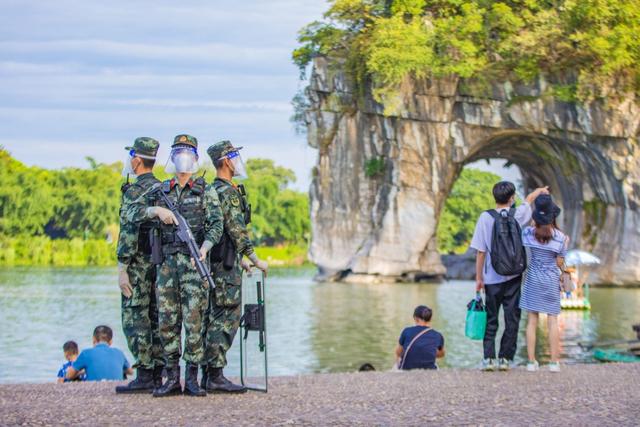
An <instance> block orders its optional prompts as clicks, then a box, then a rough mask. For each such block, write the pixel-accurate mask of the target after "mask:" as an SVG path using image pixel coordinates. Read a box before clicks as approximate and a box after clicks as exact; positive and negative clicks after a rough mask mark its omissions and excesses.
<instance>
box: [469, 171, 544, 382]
mask: <svg viewBox="0 0 640 427" xmlns="http://www.w3.org/2000/svg"><path fill="white" fill-rule="evenodd" d="M548 193H549V190H548V187H542V188H538V189H536V190H535V191H533V192H532V193H531V194H529V195H528V196H527V197H526V198H525V201H524V203H522V204H521V205H520V206H518V207H517V208H515V207H514V206H515V196H516V187H515V185H513V183H511V182H508V181H502V182H499V183H497V184H496V185H494V187H493V197H494V199H495V202H496V208H495V209H491V210H488V211H485V212H482V214H481V215H480V218H478V222H477V223H476V229H475V231H474V233H473V238H472V240H471V247H472V248H473V249H475V250H477V251H478V252H477V255H476V291H477V292H480V291H482V290H483V289H484V292H485V299H486V301H485V305H486V310H487V328H486V332H485V335H484V342H483V347H484V358H483V361H482V368H483V370H486V371H495V370H496V369H499V370H501V371H507V370H509V364H510V363H511V361H513V357H514V356H515V354H516V345H517V340H518V326H519V324H520V308H519V307H518V304H519V302H520V284H521V282H522V273H523V272H524V270H525V268H526V267H527V265H526V264H527V260H526V253H525V250H524V247H523V245H522V232H521V227H522V226H524V225H526V224H528V223H529V222H530V221H531V203H533V201H534V200H535V199H536V197H538V196H539V195H540V194H548ZM500 306H502V310H503V311H504V323H505V328H504V332H503V334H502V338H501V340H500V352H499V354H498V358H499V359H498V361H497V363H496V349H495V338H496V333H497V331H498V314H499V312H500Z"/></svg>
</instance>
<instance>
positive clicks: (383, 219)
mask: <svg viewBox="0 0 640 427" xmlns="http://www.w3.org/2000/svg"><path fill="white" fill-rule="evenodd" d="M464 83H465V82H462V81H460V80H459V79H457V78H450V79H442V80H437V81H431V80H420V81H407V82H406V83H405V84H404V85H403V88H402V90H401V95H400V98H399V107H398V108H397V109H396V111H397V112H396V113H394V114H391V115H388V116H385V115H384V114H383V106H382V105H380V104H378V103H376V102H375V101H374V100H373V99H372V97H371V96H370V95H369V94H366V95H365V96H364V97H358V96H356V94H354V93H353V92H354V90H353V88H352V86H351V85H350V83H349V81H348V79H347V78H346V77H345V75H344V74H343V73H341V72H339V71H336V72H333V71H332V70H331V68H330V67H329V65H328V63H327V61H326V60H325V59H323V58H318V59H316V60H315V63H314V68H313V72H312V76H311V79H310V84H309V87H308V89H307V96H308V98H309V101H310V107H309V109H308V110H307V113H306V120H307V127H308V139H309V144H310V145H311V146H313V147H316V148H318V150H319V156H318V163H317V165H316V167H315V168H314V171H313V182H312V185H311V189H310V195H311V218H312V224H313V239H312V243H311V247H310V257H311V259H312V260H313V262H315V263H316V264H317V265H318V268H319V272H320V276H321V277H324V278H329V279H331V278H333V279H345V280H367V281H370V280H413V279H415V278H420V277H439V276H442V275H444V273H445V269H444V267H443V265H442V263H441V258H440V254H438V252H437V245H436V237H435V235H436V228H437V223H438V218H439V216H440V212H441V210H442V208H443V206H444V202H445V199H446V197H447V195H448V193H449V191H450V190H451V187H452V186H453V184H454V182H455V180H456V178H457V176H458V174H459V173H460V171H461V170H462V168H463V167H464V165H465V164H466V163H469V162H473V161H476V160H478V159H483V158H504V159H507V160H508V161H510V162H512V163H513V164H515V165H517V166H518V167H519V168H520V169H521V171H522V174H523V177H524V181H525V185H526V187H527V188H533V187H536V186H539V185H549V186H550V188H551V191H552V193H553V194H554V196H555V197H556V198H557V200H558V203H559V204H560V205H561V206H562V208H563V213H562V215H561V217H560V224H559V225H560V227H561V228H562V229H563V230H564V231H565V232H567V233H568V234H569V236H570V237H571V241H572V245H571V246H572V247H579V248H581V249H584V250H587V251H592V252H594V253H595V254H596V255H598V256H600V257H601V259H602V261H603V263H602V265H601V266H600V267H599V268H598V270H597V276H596V277H593V276H592V278H593V279H595V280H596V281H599V282H606V283H615V284H637V283H640V211H639V204H640V168H639V166H640V150H639V146H638V141H637V136H638V132H639V130H640V108H639V106H638V104H636V103H635V102H634V100H633V99H627V100H625V101H620V102H616V103H615V107H611V106H607V105H605V104H604V103H603V102H597V101H594V102H591V103H589V104H585V105H578V104H574V103H567V102H561V101H558V100H557V99H554V98H552V97H549V96H545V94H546V93H548V91H547V89H548V86H549V83H548V82H546V81H545V80H544V79H539V80H538V81H536V82H535V83H533V84H530V85H515V84H511V83H509V82H504V83H502V84H494V85H493V86H492V87H490V88H487V89H486V91H485V92H486V94H485V95H483V96H477V95H474V94H473V93H475V92H471V91H470V90H468V89H465V87H466V85H465V84H464Z"/></svg>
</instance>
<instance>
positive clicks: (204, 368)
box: [200, 365, 209, 390]
mask: <svg viewBox="0 0 640 427" xmlns="http://www.w3.org/2000/svg"><path fill="white" fill-rule="evenodd" d="M200 375H202V377H201V378H200V388H201V389H203V390H206V389H207V378H209V374H208V372H207V365H200Z"/></svg>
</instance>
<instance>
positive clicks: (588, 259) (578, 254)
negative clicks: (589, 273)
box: [564, 249, 600, 266]
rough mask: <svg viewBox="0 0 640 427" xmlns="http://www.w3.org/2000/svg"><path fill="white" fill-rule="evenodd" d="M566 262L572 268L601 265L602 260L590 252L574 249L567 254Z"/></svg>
mask: <svg viewBox="0 0 640 427" xmlns="http://www.w3.org/2000/svg"><path fill="white" fill-rule="evenodd" d="M564 262H565V264H567V265H572V266H579V265H594V264H600V258H598V257H597V256H595V255H593V254H591V253H589V252H586V251H581V250H578V249H573V250H571V251H569V252H567V256H566V257H565V258H564Z"/></svg>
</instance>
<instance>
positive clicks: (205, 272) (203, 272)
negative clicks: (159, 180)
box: [156, 188, 216, 289]
mask: <svg viewBox="0 0 640 427" xmlns="http://www.w3.org/2000/svg"><path fill="white" fill-rule="evenodd" d="M156 191H157V192H158V193H159V194H160V198H161V199H162V201H163V202H164V203H165V204H166V205H167V208H168V209H169V210H170V211H171V212H173V214H174V215H175V216H176V218H177V219H178V230H177V231H176V236H178V239H180V241H181V242H183V243H184V244H185V245H187V248H188V249H189V254H190V255H191V258H193V260H194V262H195V264H196V270H198V274H200V278H202V279H204V280H206V281H207V282H208V283H209V286H211V289H215V288H216V284H215V282H214V281H213V278H212V277H211V273H210V272H209V269H208V268H207V266H206V265H205V264H204V263H203V262H202V261H200V248H198V244H197V243H196V239H194V238H193V233H192V232H191V228H189V224H188V223H187V220H186V219H184V217H183V216H182V214H180V211H178V208H177V207H176V205H175V204H174V203H173V202H172V201H171V199H170V198H169V197H167V195H166V194H165V193H164V191H162V189H161V188H158V189H157V190H156Z"/></svg>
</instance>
